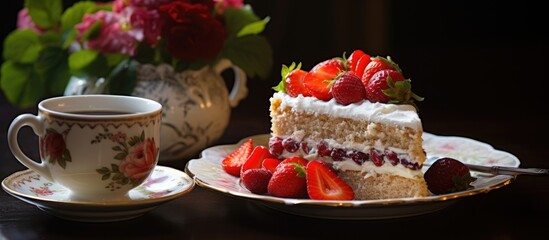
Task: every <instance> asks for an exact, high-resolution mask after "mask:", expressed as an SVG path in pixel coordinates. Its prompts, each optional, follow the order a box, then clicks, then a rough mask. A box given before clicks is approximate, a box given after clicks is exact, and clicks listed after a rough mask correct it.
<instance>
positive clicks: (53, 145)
mask: <svg viewBox="0 0 549 240" xmlns="http://www.w3.org/2000/svg"><path fill="white" fill-rule="evenodd" d="M42 146H43V147H44V149H43V151H44V152H45V153H46V154H45V155H46V156H50V158H52V159H60V158H61V157H62V156H63V154H64V153H65V150H66V148H67V145H66V144H65V139H63V135H61V134H59V133H57V132H55V131H47V133H46V136H45V137H44V144H43V145H42Z"/></svg>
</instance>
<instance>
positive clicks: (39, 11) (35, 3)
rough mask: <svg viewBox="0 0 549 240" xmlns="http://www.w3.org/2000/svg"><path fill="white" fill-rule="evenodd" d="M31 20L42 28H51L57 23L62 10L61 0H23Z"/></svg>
mask: <svg viewBox="0 0 549 240" xmlns="http://www.w3.org/2000/svg"><path fill="white" fill-rule="evenodd" d="M25 6H26V7H27V8H28V9H29V15H30V16H31V18H32V21H33V22H34V23H35V24H36V25H37V26H39V27H41V28H43V29H53V28H54V27H56V26H57V25H58V24H59V20H60V19H61V13H62V12H63V2H62V1H61V0H25Z"/></svg>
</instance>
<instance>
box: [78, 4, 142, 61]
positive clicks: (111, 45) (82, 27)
mask: <svg viewBox="0 0 549 240" xmlns="http://www.w3.org/2000/svg"><path fill="white" fill-rule="evenodd" d="M98 21H99V22H100V23H101V29H100V30H99V33H98V34H97V36H95V37H93V38H91V39H88V41H87V42H85V43H84V48H91V49H96V50H99V51H101V52H107V53H122V54H128V55H130V56H133V55H135V52H136V47H137V44H138V42H139V41H141V40H143V32H142V31H135V30H132V29H126V28H124V27H126V26H125V25H127V23H126V22H124V21H123V19H122V18H121V16H120V15H118V14H115V13H113V12H109V11H98V12H96V13H94V14H86V15H84V18H83V19H82V23H79V24H77V25H76V26H75V28H76V31H77V34H78V35H77V39H78V41H80V42H81V41H82V37H83V35H84V33H85V32H86V31H87V30H89V29H90V27H91V26H92V25H93V24H94V23H95V22H98Z"/></svg>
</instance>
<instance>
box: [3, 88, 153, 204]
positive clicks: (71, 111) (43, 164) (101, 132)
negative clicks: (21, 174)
mask: <svg viewBox="0 0 549 240" xmlns="http://www.w3.org/2000/svg"><path fill="white" fill-rule="evenodd" d="M161 118H162V105H160V104H159V103H158V102H156V101H154V100H150V99H147V98H141V97H133V96H120V95H77V96H62V97H55V98H49V99H46V100H43V101H41V102H40V103H39V104H38V115H33V114H29V113H25V114H21V115H19V116H18V117H16V118H15V119H14V120H13V122H12V123H11V125H10V127H9V130H8V143H9V146H10V149H11V151H12V153H13V155H14V156H15V157H16V158H17V160H19V161H20V162H21V163H22V164H23V165H25V166H26V167H28V168H30V169H32V170H33V171H35V172H37V173H39V174H40V175H41V176H42V177H44V178H46V179H48V180H50V181H52V182H55V183H57V184H60V185H61V186H63V187H65V188H67V189H68V190H70V191H71V199H72V200H81V201H119V200H127V199H129V198H128V193H129V191H130V190H132V189H134V188H135V187H137V186H139V185H140V184H141V183H143V182H144V181H145V179H146V178H147V177H148V176H149V175H150V174H151V173H152V170H153V169H154V167H155V166H156V165H157V163H158V157H159V146H160V123H161ZM24 126H30V127H31V128H32V129H33V130H34V133H35V134H36V135H38V137H39V152H40V162H38V161H34V160H32V159H30V158H29V157H28V156H27V155H26V154H25V153H23V151H22V150H21V148H20V147H19V144H18V142H17V136H18V132H19V130H20V129H21V128H22V127H24Z"/></svg>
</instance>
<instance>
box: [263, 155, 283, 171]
mask: <svg viewBox="0 0 549 240" xmlns="http://www.w3.org/2000/svg"><path fill="white" fill-rule="evenodd" d="M280 162H282V160H280V159H277V158H265V159H263V162H262V163H261V166H262V167H263V168H265V169H267V170H269V172H271V173H274V172H275V170H276V167H277V166H278V164H280Z"/></svg>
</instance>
